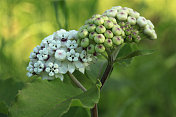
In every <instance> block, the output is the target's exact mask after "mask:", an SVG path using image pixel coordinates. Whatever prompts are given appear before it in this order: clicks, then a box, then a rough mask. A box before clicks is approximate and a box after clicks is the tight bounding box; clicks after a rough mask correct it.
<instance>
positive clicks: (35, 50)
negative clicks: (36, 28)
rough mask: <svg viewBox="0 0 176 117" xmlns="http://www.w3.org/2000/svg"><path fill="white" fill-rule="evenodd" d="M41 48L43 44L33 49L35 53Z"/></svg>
mask: <svg viewBox="0 0 176 117" xmlns="http://www.w3.org/2000/svg"><path fill="white" fill-rule="evenodd" d="M40 50H41V46H39V45H37V47H35V48H34V49H33V51H34V52H35V53H38V52H39V51H40Z"/></svg>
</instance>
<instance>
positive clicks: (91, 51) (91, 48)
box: [87, 44, 95, 54]
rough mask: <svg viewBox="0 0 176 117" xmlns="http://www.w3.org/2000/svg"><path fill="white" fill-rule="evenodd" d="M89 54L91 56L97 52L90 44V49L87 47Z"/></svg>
mask: <svg viewBox="0 0 176 117" xmlns="http://www.w3.org/2000/svg"><path fill="white" fill-rule="evenodd" d="M87 52H88V53H89V54H93V53H94V52H95V47H94V45H93V44H90V45H89V46H88V47H87Z"/></svg>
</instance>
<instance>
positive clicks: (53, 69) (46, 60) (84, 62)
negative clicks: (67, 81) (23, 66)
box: [27, 29, 95, 80]
mask: <svg viewBox="0 0 176 117" xmlns="http://www.w3.org/2000/svg"><path fill="white" fill-rule="evenodd" d="M77 33H78V32H77V31H75V30H71V31H66V30H63V29H61V30H59V31H57V32H55V33H53V34H52V35H50V36H48V37H46V38H45V39H43V40H42V42H41V44H40V45H38V46H37V47H35V48H34V49H33V52H32V53H31V54H30V62H29V65H28V67H27V70H28V73H27V76H28V77H31V76H33V75H38V76H41V77H42V79H48V80H52V79H54V78H60V79H61V80H63V78H64V76H63V75H64V74H66V73H67V72H70V73H73V72H74V71H75V70H79V71H80V72H82V73H84V71H85V68H86V67H87V66H88V65H89V64H90V63H91V62H92V61H93V59H95V57H94V56H93V55H91V54H88V53H87V51H85V50H84V48H82V47H78V44H77V41H78V37H77Z"/></svg>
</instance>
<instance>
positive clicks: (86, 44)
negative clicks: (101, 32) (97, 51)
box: [81, 38, 89, 48]
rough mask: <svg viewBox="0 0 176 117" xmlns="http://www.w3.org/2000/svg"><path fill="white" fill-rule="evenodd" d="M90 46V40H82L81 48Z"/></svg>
mask: <svg viewBox="0 0 176 117" xmlns="http://www.w3.org/2000/svg"><path fill="white" fill-rule="evenodd" d="M88 45H89V39H88V38H84V39H82V40H81V47H84V48H85V47H87V46H88Z"/></svg>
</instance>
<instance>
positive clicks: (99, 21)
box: [94, 17, 104, 25]
mask: <svg viewBox="0 0 176 117" xmlns="http://www.w3.org/2000/svg"><path fill="white" fill-rule="evenodd" d="M94 23H95V24H96V25H101V24H103V23H104V20H103V18H101V17H99V18H96V19H95V20H94Z"/></svg>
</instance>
